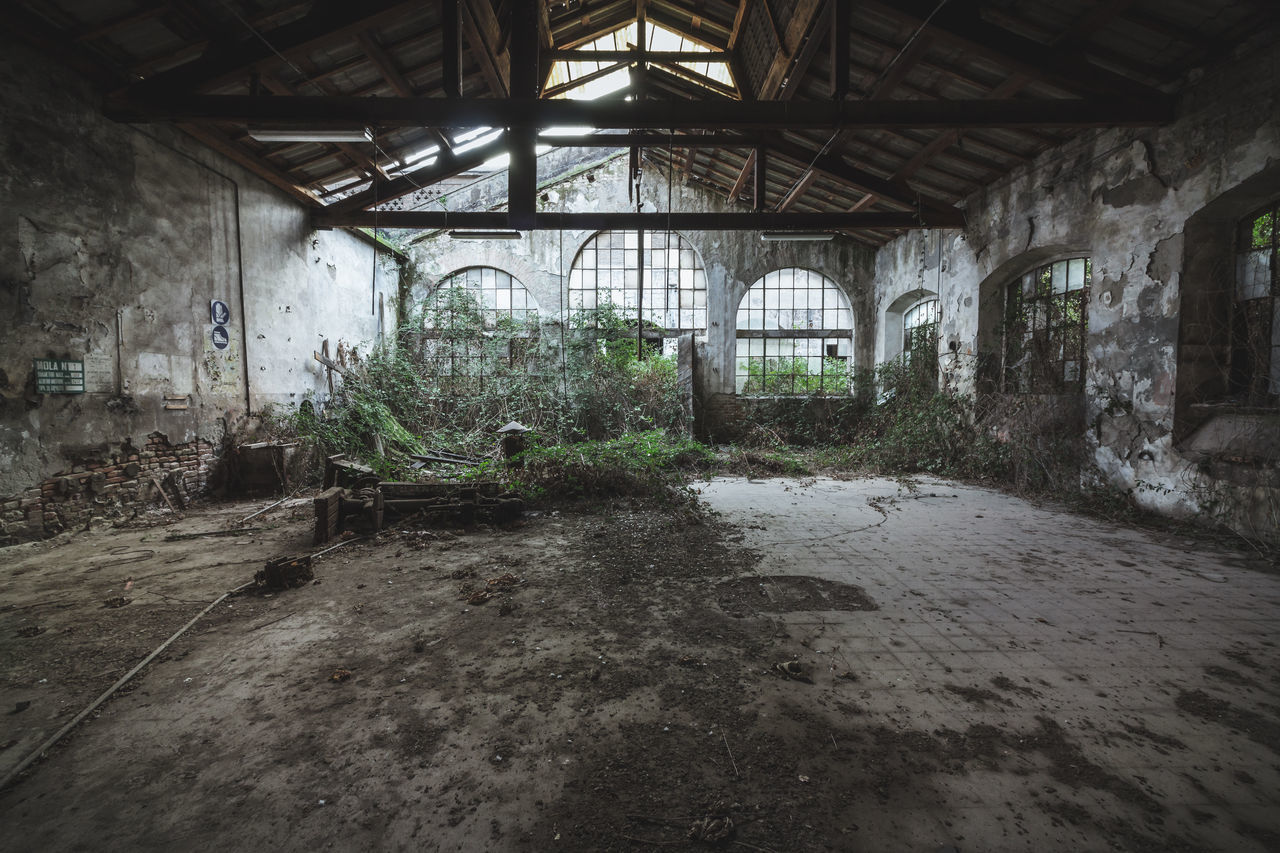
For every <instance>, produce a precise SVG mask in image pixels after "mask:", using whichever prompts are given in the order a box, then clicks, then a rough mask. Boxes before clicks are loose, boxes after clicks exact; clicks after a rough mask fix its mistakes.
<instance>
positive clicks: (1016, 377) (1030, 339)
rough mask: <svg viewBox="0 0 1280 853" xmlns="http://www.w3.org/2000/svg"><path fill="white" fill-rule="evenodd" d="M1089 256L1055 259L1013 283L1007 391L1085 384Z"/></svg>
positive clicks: (1008, 302) (1061, 390)
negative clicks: (1062, 259) (1063, 259)
mask: <svg viewBox="0 0 1280 853" xmlns="http://www.w3.org/2000/svg"><path fill="white" fill-rule="evenodd" d="M1092 278H1093V269H1092V264H1091V263H1090V260H1089V259H1088V258H1071V259H1069V260H1065V261H1055V262H1054V263H1051V264H1046V265H1044V266H1042V267H1037V268H1036V269H1034V270H1031V271H1030V272H1028V273H1026V274H1025V275H1023V276H1022V277H1021V278H1019V279H1017V280H1015V281H1013V282H1011V283H1010V284H1009V287H1008V290H1007V292H1006V298H1005V322H1004V370H1003V371H1002V376H1003V382H1002V385H1003V389H1004V391H1006V392H1008V393H1021V394H1067V393H1072V392H1077V391H1081V390H1083V388H1084V366H1085V332H1086V331H1087V330H1088V304H1089V286H1090V284H1091V282H1092Z"/></svg>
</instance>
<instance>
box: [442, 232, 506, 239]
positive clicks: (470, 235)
mask: <svg viewBox="0 0 1280 853" xmlns="http://www.w3.org/2000/svg"><path fill="white" fill-rule="evenodd" d="M449 236H450V237H452V238H453V239H455V240H519V239H520V238H521V237H523V236H524V235H523V234H521V233H520V232H519V231H450V232H449Z"/></svg>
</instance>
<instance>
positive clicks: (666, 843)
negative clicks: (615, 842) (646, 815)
mask: <svg viewBox="0 0 1280 853" xmlns="http://www.w3.org/2000/svg"><path fill="white" fill-rule="evenodd" d="M618 837H619V838H625V839H626V840H627V841H634V842H636V843H637V844H653V845H657V846H661V847H671V846H672V845H675V844H684V843H685V842H684V841H653V840H652V839H649V838H635V837H634V836H631V835H623V834H622V833H618Z"/></svg>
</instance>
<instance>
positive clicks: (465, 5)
mask: <svg viewBox="0 0 1280 853" xmlns="http://www.w3.org/2000/svg"><path fill="white" fill-rule="evenodd" d="M461 7H462V14H461V15H460V18H461V23H462V30H463V32H464V33H465V34H466V37H467V44H468V45H470V47H471V54H472V56H473V57H475V60H476V62H477V64H479V66H480V73H481V74H482V75H483V76H484V79H485V82H486V83H488V84H489V89H490V91H492V92H493V93H494V94H495V95H497V96H498V97H500V98H505V97H507V96H508V94H509V93H510V90H509V89H508V87H507V80H508V79H510V74H511V66H510V59H509V57H508V56H507V53H506V51H503V52H501V53H499V52H498V50H497V48H496V45H497V44H498V37H499V32H500V29H501V28H500V27H499V26H498V19H497V18H496V17H494V14H493V7H492V6H490V5H489V0H462V2H461Z"/></svg>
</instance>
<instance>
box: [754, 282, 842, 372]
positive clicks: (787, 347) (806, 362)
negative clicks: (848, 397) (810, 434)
mask: <svg viewBox="0 0 1280 853" xmlns="http://www.w3.org/2000/svg"><path fill="white" fill-rule="evenodd" d="M852 350H853V312H852V311H851V310H850V308H849V300H848V299H846V298H845V295H844V293H843V292H841V290H840V288H839V287H838V286H837V285H836V283H835V282H834V281H832V280H831V279H830V278H828V277H826V276H825V275H823V274H822V273H819V272H815V271H813V270H806V269H799V268H791V269H783V270H775V271H773V272H771V273H768V274H767V275H765V276H764V277H763V278H761V279H760V280H759V281H757V282H756V283H755V284H753V285H751V289H750V290H748V291H747V292H746V294H745V295H744V296H743V297H742V302H741V303H740V304H739V305H738V322H737V366H736V371H735V374H736V375H735V386H736V388H737V390H738V393H739V394H748V395H765V396H768V395H792V394H819V393H821V394H847V393H848V392H849V380H850V372H851V366H852V364H851V359H850V356H851V354H852Z"/></svg>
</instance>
